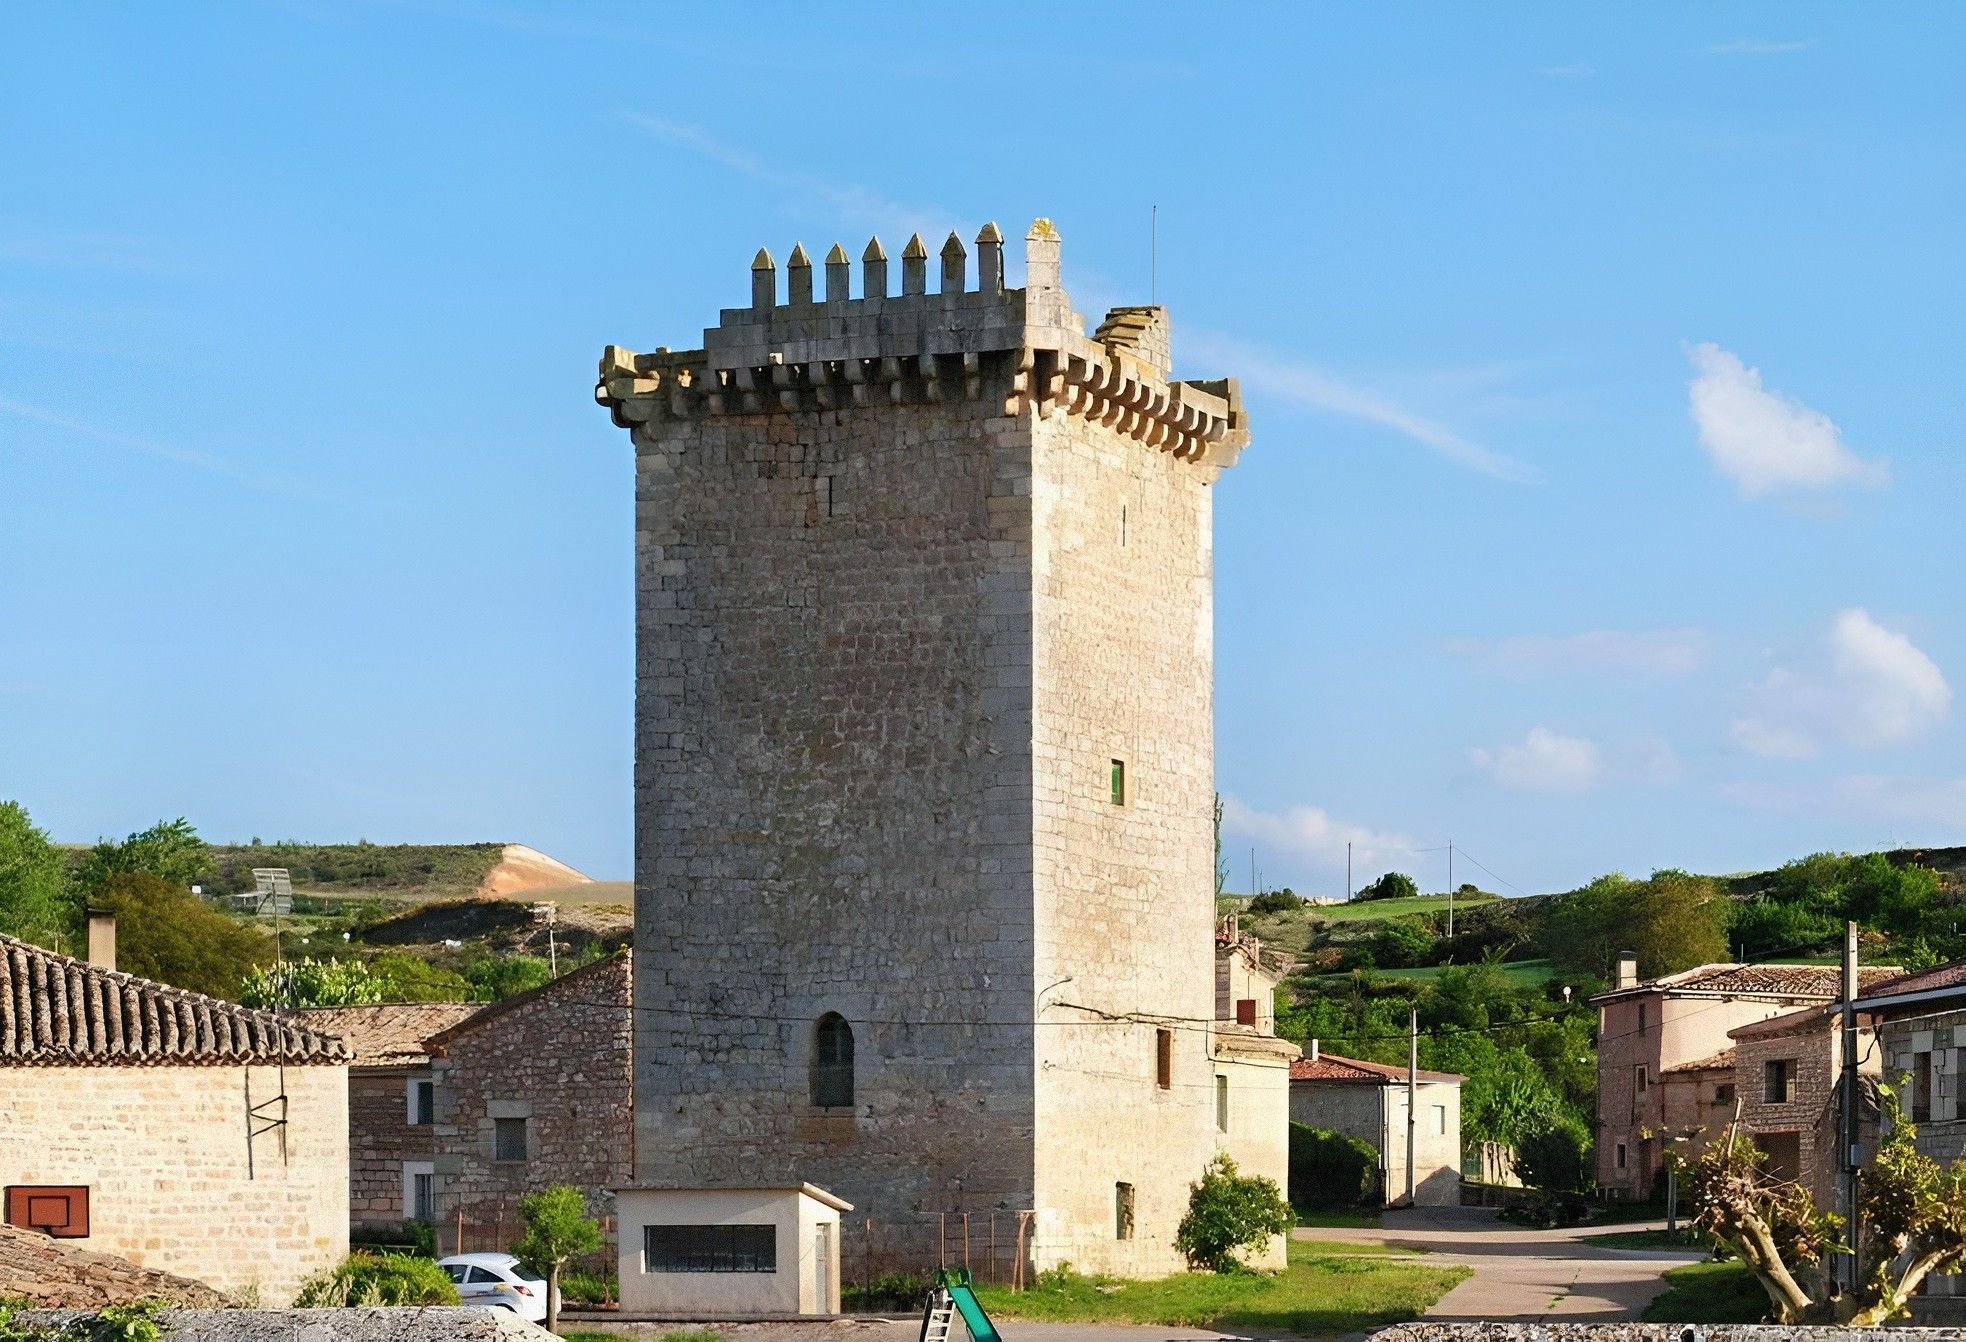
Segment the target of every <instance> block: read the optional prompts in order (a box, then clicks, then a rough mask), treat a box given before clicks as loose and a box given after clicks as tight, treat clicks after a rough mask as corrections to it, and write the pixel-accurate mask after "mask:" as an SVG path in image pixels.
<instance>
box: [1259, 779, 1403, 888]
mask: <svg viewBox="0 0 1966 1342" xmlns="http://www.w3.org/2000/svg"><path fill="white" fill-rule="evenodd" d="M1222 829H1223V830H1224V832H1226V833H1229V834H1235V835H1238V836H1240V837H1242V838H1245V839H1250V840H1253V841H1255V842H1256V843H1257V844H1259V845H1262V846H1264V847H1267V848H1273V849H1278V850H1281V851H1283V852H1286V853H1292V854H1295V855H1297V856H1300V857H1307V858H1311V859H1313V860H1314V861H1317V862H1320V863H1322V864H1323V865H1325V866H1327V867H1333V868H1336V867H1342V866H1343V865H1344V863H1345V845H1346V844H1347V843H1349V844H1351V846H1352V848H1351V854H1352V863H1353V865H1354V867H1355V868H1358V869H1360V870H1363V869H1365V868H1375V869H1376V868H1379V867H1384V866H1389V865H1391V864H1393V863H1395V862H1397V861H1399V860H1401V859H1402V858H1404V857H1405V856H1406V855H1407V854H1408V853H1410V852H1411V851H1412V850H1413V848H1414V843H1413V840H1411V839H1410V838H1408V837H1406V836H1405V835H1403V834H1396V833H1392V832H1389V831H1382V830H1374V829H1368V828H1367V827H1366V826H1364V825H1355V824H1352V823H1351V822H1349V821H1345V820H1340V819H1338V818H1337V817H1335V816H1333V815H1332V814H1331V813H1330V812H1328V811H1326V810H1324V809H1323V808H1322V807H1319V806H1293V807H1291V808H1289V809H1288V810H1285V811H1259V810H1257V809H1256V808H1255V807H1253V806H1248V805H1245V804H1244V803H1243V802H1241V801H1239V800H1237V799H1236V798H1234V797H1224V798H1223V799H1222Z"/></svg>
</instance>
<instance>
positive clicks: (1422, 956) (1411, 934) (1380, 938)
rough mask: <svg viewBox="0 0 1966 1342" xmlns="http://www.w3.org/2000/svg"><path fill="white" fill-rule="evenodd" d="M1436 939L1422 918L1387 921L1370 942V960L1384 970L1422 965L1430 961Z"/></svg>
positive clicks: (1390, 919) (1391, 919)
mask: <svg viewBox="0 0 1966 1342" xmlns="http://www.w3.org/2000/svg"><path fill="white" fill-rule="evenodd" d="M1434 942H1435V937H1434V934H1433V929H1432V928H1431V927H1430V926H1429V925H1428V923H1427V920H1426V919H1424V918H1388V919H1386V921H1385V922H1384V924H1382V925H1381V926H1380V928H1379V931H1378V934H1377V935H1375V936H1374V937H1373V938H1372V960H1373V963H1374V964H1375V965H1378V966H1381V967H1383V968H1386V969H1406V968H1409V967H1411V966H1413V965H1424V964H1426V963H1427V962H1428V961H1429V960H1431V959H1432V958H1433V954H1434Z"/></svg>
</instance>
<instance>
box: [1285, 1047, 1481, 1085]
mask: <svg viewBox="0 0 1966 1342" xmlns="http://www.w3.org/2000/svg"><path fill="white" fill-rule="evenodd" d="M1418 1075H1419V1078H1420V1080H1422V1081H1449V1082H1461V1081H1465V1080H1467V1078H1466V1077H1463V1076H1457V1075H1456V1074H1454V1073H1453V1072H1429V1071H1427V1070H1426V1069H1425V1068H1421V1069H1420V1072H1419V1074H1418ZM1290 1079H1291V1080H1292V1081H1338V1082H1347V1083H1351V1084H1354V1085H1372V1086H1384V1085H1392V1084H1395V1083H1396V1084H1400V1085H1404V1084H1405V1083H1406V1069H1405V1068H1404V1067H1393V1066H1389V1065H1388V1064H1386V1063H1383V1062H1366V1061H1365V1060H1364V1059H1362V1058H1343V1057H1340V1056H1339V1055H1338V1054H1336V1053H1319V1054H1318V1056H1317V1057H1315V1058H1312V1057H1303V1058H1299V1059H1298V1060H1297V1061H1296V1062H1293V1063H1291V1064H1290Z"/></svg>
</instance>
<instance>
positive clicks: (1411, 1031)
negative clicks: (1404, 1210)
mask: <svg viewBox="0 0 1966 1342" xmlns="http://www.w3.org/2000/svg"><path fill="white" fill-rule="evenodd" d="M1419 1132H1420V1008H1418V1007H1411V1008H1409V1009H1408V1010H1407V1013H1406V1205H1407V1206H1409V1207H1414V1206H1418V1205H1419V1200H1418V1198H1417V1197H1416V1196H1415V1193H1414V1173H1415V1171H1414V1165H1415V1163H1416V1161H1415V1156H1416V1154H1417V1146H1418V1138H1419Z"/></svg>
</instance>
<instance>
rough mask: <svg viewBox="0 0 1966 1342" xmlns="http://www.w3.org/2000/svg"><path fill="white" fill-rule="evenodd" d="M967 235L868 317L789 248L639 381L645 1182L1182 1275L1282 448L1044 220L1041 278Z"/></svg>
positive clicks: (912, 274) (868, 254)
mask: <svg viewBox="0 0 1966 1342" xmlns="http://www.w3.org/2000/svg"><path fill="white" fill-rule="evenodd" d="M975 246H976V254H975V266H974V269H973V271H972V269H971V266H970V254H969V251H968V249H967V248H966V247H965V246H964V244H963V242H962V241H961V240H960V239H958V238H956V237H954V236H951V237H950V238H949V239H948V241H947V242H945V243H944V244H943V246H942V248H941V251H940V258H939V262H940V263H939V277H940V285H939V289H938V291H937V292H934V293H931V292H930V291H929V270H930V260H929V252H928V248H927V246H926V245H925V244H924V243H923V242H922V240H921V239H920V238H914V239H911V240H910V241H909V243H908V246H907V248H906V249H905V250H904V251H903V253H902V255H901V257H900V270H901V275H900V280H901V285H900V292H899V293H894V292H891V285H890V283H889V269H888V265H889V263H888V257H887V253H886V251H885V249H884V248H883V247H882V246H881V245H880V243H879V242H878V241H875V242H872V243H870V244H869V245H868V247H867V248H866V250H865V252H864V254H863V257H862V268H861V272H860V283H859V286H858V287H859V290H860V292H859V293H858V295H857V296H856V295H855V294H854V293H853V292H852V289H853V288H854V284H853V281H854V275H853V274H852V271H853V269H854V268H853V266H852V264H851V263H850V261H849V259H848V257H847V253H846V251H845V250H844V248H842V247H839V246H835V247H834V248H833V249H832V250H831V251H830V252H829V253H827V255H826V258H825V260H824V262H823V265H822V266H821V267H819V268H818V269H817V270H816V268H815V265H814V262H813V260H812V258H811V257H810V256H809V255H808V254H807V253H806V251H805V249H804V248H803V246H801V247H798V248H796V249H795V250H794V251H793V252H792V254H791V256H790V258H789V262H788V264H787V266H786V267H785V270H786V274H785V276H784V277H783V283H782V284H781V276H780V274H779V266H778V265H777V263H776V261H775V260H774V259H773V258H772V257H771V255H770V254H769V253H768V252H764V251H760V252H759V253H758V255H757V258H756V260H755V261H754V262H753V265H752V270H751V294H750V302H749V304H748V305H747V306H743V307H738V308H732V309H727V310H725V311H724V312H723V313H721V314H720V317H719V320H718V321H717V323H716V324H715V325H714V326H712V327H710V328H709V329H707V330H705V331H704V333H703V340H702V343H701V345H700V347H697V348H674V349H672V348H669V347H668V346H666V345H665V346H663V347H660V348H658V349H656V350H655V351H654V352H653V353H650V354H635V353H632V352H630V351H627V350H624V349H621V348H619V347H616V346H609V347H608V348H607V349H606V350H605V351H604V353H603V356H602V361H601V369H600V378H599V385H598V386H597V387H596V392H595V394H596V398H597V399H598V400H599V401H600V403H601V404H602V405H603V406H605V407H606V408H607V409H608V411H609V412H610V414H611V415H612V417H613V419H614V422H615V423H616V425H617V426H618V427H620V428H622V429H625V430H628V431H629V433H630V435H631V439H632V443H633V448H634V452H635V458H636V524H635V525H636V551H635V566H636V580H637V597H636V625H637V663H636V777H635V805H636V820H635V826H636V873H635V885H636V939H635V951H634V954H635V983H634V991H635V993H636V996H637V1004H638V1005H639V1006H641V1007H643V1008H644V1009H643V1010H639V1011H637V1012H636V1015H635V1029H636V1041H635V1050H634V1052H635V1097H634V1114H635V1124H636V1128H635V1151H634V1160H635V1166H636V1170H637V1177H638V1179H639V1180H640V1181H642V1182H643V1183H644V1184H646V1185H648V1186H650V1187H665V1188H674V1189H706V1190H716V1189H730V1188H736V1187H757V1186H760V1185H763V1186H768V1187H778V1188H787V1187H799V1186H801V1185H804V1184H812V1185H814V1186H817V1187H820V1188H823V1189H826V1190H828V1191H829V1192H830V1193H831V1194H833V1195H835V1196H837V1197H839V1198H840V1199H841V1200H843V1201H846V1202H849V1203H851V1204H853V1206H854V1207H855V1208H856V1215H860V1216H865V1217H871V1218H872V1219H873V1220H874V1221H875V1222H877V1223H878V1224H880V1225H881V1226H883V1227H885V1228H886V1229H888V1230H889V1231H891V1232H893V1233H895V1234H896V1235H897V1236H898V1235H901V1234H902V1233H903V1232H906V1233H908V1234H910V1235H912V1236H913V1237H914V1252H915V1254H916V1259H915V1262H916V1265H918V1266H919V1265H921V1264H922V1263H926V1264H927V1265H930V1266H933V1265H934V1263H935V1262H937V1261H938V1259H939V1256H940V1253H941V1249H942V1246H941V1245H940V1244H938V1243H936V1240H935V1237H936V1236H937V1234H938V1233H940V1232H941V1230H942V1229H943V1228H945V1227H946V1226H947V1225H948V1224H949V1223H950V1221H951V1220H952V1219H954V1220H955V1221H957V1222H958V1223H960V1222H961V1220H962V1218H963V1217H964V1216H966V1215H967V1216H969V1217H971V1218H972V1219H974V1218H988V1217H995V1216H1002V1217H1005V1218H1007V1219H1008V1220H1009V1222H1010V1224H1011V1230H1010V1232H1009V1233H1010V1234H1014V1235H1015V1247H1014V1249H1013V1250H1012V1251H1011V1252H1012V1255H1013V1256H1014V1258H1015V1260H1016V1262H1017V1263H1018V1265H1019V1266H1020V1267H1024V1266H1029V1267H1035V1268H1046V1267H1051V1266H1055V1265H1056V1264H1058V1263H1061V1262H1066V1261H1069V1262H1071V1263H1073V1264H1074V1265H1076V1266H1077V1267H1078V1268H1080V1269H1081V1270H1084V1271H1089V1272H1106V1273H1113V1274H1117V1275H1125V1276H1141V1275H1153V1274H1159V1273H1162V1272H1166V1271H1168V1270H1170V1269H1173V1268H1176V1267H1178V1266H1180V1265H1181V1259H1180V1256H1179V1254H1178V1252H1177V1251H1176V1249H1175V1248H1174V1235H1175V1229H1176V1226H1177V1225H1178V1223H1179V1221H1180V1219H1181V1216H1182V1215H1183V1213H1184V1212H1185V1210H1186V1206H1187V1200H1188V1189H1189V1185H1190V1184H1191V1183H1192V1182H1193V1181H1194V1180H1195V1179H1196V1177H1197V1176H1198V1175H1199V1173H1200V1172H1201V1170H1202V1169H1203V1168H1204V1167H1205V1165H1206V1164H1207V1162H1208V1161H1209V1160H1210V1159H1211V1158H1212V1157H1213V1154H1214V1152H1215V1151H1216V1150H1218V1149H1219V1142H1220V1137H1221V1133H1220V1129H1219V1127H1218V1120H1217V1095H1218V1091H1217V1085H1218V1080H1219V1078H1220V1077H1221V1075H1222V1066H1221V1064H1222V1063H1223V1062H1224V1058H1223V1056H1222V1054H1221V1051H1220V1049H1218V1047H1217V1043H1216V1040H1217V1039H1218V1038H1220V1037H1222V1036H1223V1035H1224V1033H1225V1032H1223V1031H1220V1030H1218V1029H1217V1028H1216V1027H1217V1015H1216V1010H1215V995H1216V993H1215V989H1216V981H1215V972H1216V967H1215V965H1214V963H1213V957H1212V955H1211V950H1210V947H1211V942H1212V933H1213V924H1214V913H1213V908H1212V900H1211V899H1210V898H1209V892H1210V891H1211V890H1212V888H1213V884H1214V839H1213V832H1212V824H1211V815H1212V809H1213V801H1214V738H1213V681H1214V668H1213V641H1212V640H1213V519H1212V500H1213V494H1212V489H1211V486H1212V485H1213V483H1214V482H1215V480H1216V479H1217V477H1218V476H1219V474H1220V472H1221V471H1222V470H1224V469H1226V468H1228V467H1230V466H1231V465H1232V464H1233V463H1234V461H1235V460H1236V457H1237V455H1238V453H1239V452H1240V451H1241V449H1242V447H1243V446H1244V444H1245V443H1246V441H1247V439H1248V426H1247V420H1246V415H1245V411H1244V409H1243V405H1242V401H1241V397H1240V392H1239V389H1238V387H1237V385H1236V383H1235V382H1234V381H1233V380H1229V379H1222V380H1210V381H1194V380H1182V379H1180V378H1177V377H1176V376H1174V372H1173V366H1174V365H1173V358H1172V352H1171V350H1172V347H1171V338H1170V333H1169V322H1168V316H1167V313H1166V311H1165V310H1164V309H1161V308H1158V307H1146V306H1141V307H1122V308H1115V309H1113V310H1112V311H1110V312H1109V313H1107V314H1106V316H1105V318H1104V319H1103V320H1102V321H1100V322H1099V323H1098V325H1097V327H1096V329H1093V330H1092V332H1091V334H1088V333H1087V329H1088V328H1087V324H1086V322H1085V320H1084V318H1083V317H1081V316H1080V315H1079V314H1077V313H1075V312H1074V311H1073V310H1072V305H1071V299H1070V297H1069V295H1068V294H1067V293H1066V291H1065V288H1064V285H1063V282H1062V277H1061V268H1060V254H1059V253H1060V243H1059V238H1058V234H1057V231H1056V229H1054V228H1053V227H1052V225H1051V224H1050V223H1049V221H1044V220H1040V221H1038V222H1037V223H1036V224H1034V225H1033V227H1032V229H1031V230H1030V233H1029V234H1028V235H1027V237H1026V239H1025V273H1026V284H1025V286H1024V287H1023V288H1010V287H1007V286H1006V284H1005V267H1004V262H1005V257H1004V238H1003V235H1002V233H1001V232H1000V231H999V230H998V229H997V228H996V226H995V225H990V226H988V227H986V228H984V229H983V230H982V232H981V233H980V234H979V235H978V236H977V238H976V243H975ZM972 273H973V274H974V277H975V283H974V285H973V286H972V284H971V283H970V276H971V275H972ZM820 279H823V292H822V291H821V290H820V289H818V288H816V287H815V281H816V280H820ZM1250 1028H1253V1027H1250ZM1230 1093H1231V1104H1232V1106H1233V1103H1234V1091H1233V1080H1232V1088H1231V1092H1230ZM1232 1112H1233V1108H1232ZM1273 1140H1274V1141H1275V1142H1276V1144H1277V1149H1278V1150H1279V1151H1282V1150H1283V1149H1284V1147H1285V1143H1286V1141H1287V1133H1286V1130H1285V1129H1284V1128H1283V1127H1282V1126H1281V1125H1279V1126H1278V1128H1277V1130H1276V1131H1275V1134H1274V1138H1273ZM843 1233H846V1234H848V1235H853V1234H855V1233H856V1230H855V1229H854V1228H849V1229H848V1230H846V1231H844V1232H843ZM1006 1238H1007V1239H1008V1235H1007V1236H1006Z"/></svg>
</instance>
